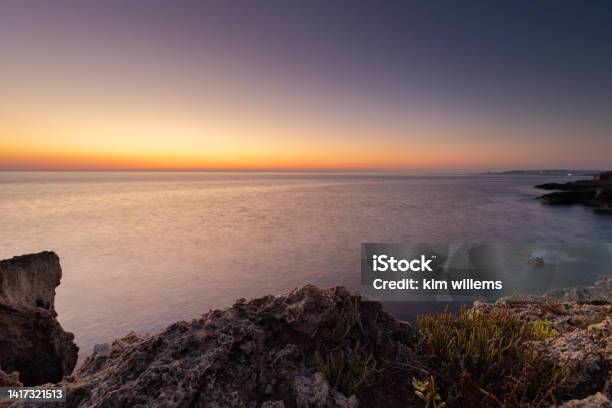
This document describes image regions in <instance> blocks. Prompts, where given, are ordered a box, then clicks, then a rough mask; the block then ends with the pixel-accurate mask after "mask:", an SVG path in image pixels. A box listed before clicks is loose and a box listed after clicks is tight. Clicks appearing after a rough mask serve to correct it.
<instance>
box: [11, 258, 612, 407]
mask: <svg viewBox="0 0 612 408" xmlns="http://www.w3.org/2000/svg"><path fill="white" fill-rule="evenodd" d="M54 256H55V257H56V255H55V254H52V253H48V252H47V253H41V254H33V255H27V256H23V257H18V258H13V259H12V260H9V261H2V262H4V263H6V262H11V261H12V262H13V263H15V260H18V261H19V263H20V265H22V266H21V269H20V272H19V274H20V276H21V277H20V279H19V280H14V279H13V282H19V285H12V286H11V288H12V289H11V290H12V292H11V293H13V294H14V296H13V297H12V298H11V299H12V300H11V301H10V303H11V304H12V305H13V307H16V306H15V305H16V304H19V303H21V305H20V306H19V307H21V308H23V307H25V306H27V307H34V308H38V309H45V306H48V308H49V310H53V300H54V299H53V296H51V298H49V297H48V296H49V294H50V293H52V292H53V293H52V295H54V291H53V290H52V289H53V288H51V290H52V292H49V287H47V288H46V289H45V288H44V285H39V287H37V288H35V287H34V285H33V284H34V283H40V282H39V281H38V280H37V278H36V275H37V274H28V273H27V271H28V269H29V268H31V267H30V266H27V265H38V266H37V267H38V268H39V269H40V267H41V265H42V264H45V263H46V264H49V265H51V264H53V262H54V259H55V258H54ZM41 262H42V263H41ZM24 265H26V266H25V267H24ZM58 265H59V263H58ZM60 277H61V276H60ZM6 282H7V280H4V281H3V285H2V288H3V290H4V292H3V293H4V294H5V296H3V297H2V299H0V300H1V301H2V302H3V303H7V299H8V297H7V296H6V293H8V292H7V291H6V288H7V287H8V286H7V284H6ZM57 284H59V280H57ZM52 286H53V283H51V287H52ZM19 288H21V289H24V288H27V290H26V291H25V292H23V293H27V294H29V295H32V294H37V293H46V295H47V299H49V300H50V303H49V304H48V305H46V304H45V303H44V302H43V303H40V302H38V303H37V302H36V300H34V303H33V304H32V302H31V300H32V299H35V298H36V296H35V297H34V298H32V297H31V296H30V297H28V296H21V297H19V296H17V294H18V290H17V289H19ZM45 291H46V292H45ZM611 291H612V280H610V279H609V278H602V279H601V280H599V281H598V282H597V283H596V284H595V285H594V286H593V287H582V288H573V289H568V290H565V291H556V292H555V293H551V294H549V295H548V297H535V296H534V297H522V298H518V297H515V298H506V299H501V300H499V301H497V302H496V303H494V304H490V303H483V302H475V304H474V305H473V307H472V308H471V309H469V310H465V317H466V319H467V320H464V321H461V320H460V319H461V318H460V317H453V316H452V315H445V314H444V313H442V314H440V313H438V314H435V315H429V316H428V317H426V318H425V317H424V318H421V319H420V321H419V324H418V325H415V326H411V325H409V324H408V323H406V322H402V321H399V320H397V319H396V318H395V317H393V316H391V315H389V314H388V313H386V312H384V311H383V310H382V307H381V305H380V304H379V303H377V302H364V303H361V302H360V301H359V297H358V296H356V295H354V294H352V293H350V292H349V291H348V290H347V289H345V288H343V287H332V288H329V289H319V288H317V287H315V286H312V285H307V286H304V287H302V288H300V289H295V290H293V291H291V292H289V293H287V294H284V295H278V296H272V295H270V296H265V297H262V298H258V299H254V300H248V301H247V300H245V299H239V300H238V301H236V303H235V304H234V305H233V306H232V307H230V308H227V309H224V310H211V311H209V312H207V313H205V314H203V315H202V317H201V318H199V319H194V320H192V321H182V322H177V323H175V324H172V325H170V326H168V327H167V328H166V329H165V330H163V331H161V332H160V333H158V334H155V335H144V336H143V335H138V334H136V333H129V334H128V335H126V336H124V337H123V338H121V339H117V340H115V341H114V342H112V343H111V344H102V345H98V346H96V347H95V349H94V352H93V354H92V355H90V356H89V357H87V359H86V361H85V362H84V364H83V365H82V366H81V367H80V368H79V369H78V370H77V371H76V372H75V373H74V374H70V371H71V370H72V369H71V368H70V369H67V370H66V372H65V373H64V376H63V379H62V380H61V381H59V382H58V381H48V384H46V385H43V387H53V386H56V385H57V386H62V387H66V389H67V391H68V394H67V395H68V400H67V406H68V407H77V406H137V405H143V406H166V405H169V404H170V405H181V404H188V405H192V406H210V405H213V406H220V407H242V406H261V407H267V408H271V407H276V408H280V407H358V406H373V407H378V406H381V407H384V406H423V404H424V400H423V398H434V397H435V395H438V396H439V398H440V400H445V401H446V402H447V403H448V404H449V405H450V406H460V405H461V404H462V403H465V402H466V401H469V400H470V398H474V397H475V395H474V394H472V392H474V390H475V389H476V388H469V387H468V388H465V389H462V390H461V392H459V393H457V391H456V389H455V391H452V390H453V389H454V388H453V384H455V383H456V384H459V382H460V379H459V378H452V377H450V378H449V377H448V373H452V372H453V371H452V370H450V369H449V367H446V368H444V370H450V371H448V372H447V374H442V373H441V371H440V370H442V369H443V366H439V361H437V360H436V356H438V357H439V355H440V354H439V353H445V352H446V351H444V350H440V349H436V348H435V347H433V345H435V341H436V337H435V336H434V337H431V336H430V337H428V334H427V333H428V331H427V330H426V329H425V328H427V327H429V328H435V327H437V326H436V325H437V324H440V322H441V321H445V322H446V323H445V324H446V325H448V324H451V325H455V326H456V328H457V333H459V335H458V336H457V337H456V338H454V340H453V341H461V340H462V337H461V336H462V335H464V334H465V333H468V331H469V330H471V329H469V325H468V326H465V324H466V322H470V321H475V320H478V319H483V320H482V321H481V322H480V323H479V324H480V325H481V326H482V325H484V326H482V327H488V326H487V325H493V326H495V325H496V324H497V322H498V321H499V320H500V319H501V320H503V321H506V322H509V323H511V324H514V325H519V326H520V327H521V328H524V327H529V328H530V329H529V331H528V332H525V333H527V335H528V336H534V334H533V333H535V331H533V330H532V329H531V328H532V327H534V328H535V327H537V328H538V329H537V330H538V332H537V333H539V334H538V336H540V337H526V338H524V339H522V340H526V339H528V340H529V341H528V342H526V343H525V344H521V347H526V348H529V349H530V350H533V352H534V353H537V354H538V355H539V356H542V362H546V364H553V365H552V366H551V367H561V366H563V367H567V368H566V369H567V370H568V371H567V373H566V374H564V378H562V379H558V381H557V380H555V381H557V382H556V383H555V387H553V388H554V390H555V391H554V392H552V391H551V393H550V394H544V395H540V394H529V393H530V392H531V391H529V390H523V391H524V392H525V393H526V394H525V395H520V396H519V395H518V393H515V394H516V395H515V394H511V395H510V394H508V393H503V392H501V391H499V390H498V391H499V392H500V393H498V394H497V395H495V394H493V393H491V391H486V390H484V391H485V392H486V393H489V394H491V395H489V396H487V394H486V393H480V392H478V391H476V392H477V394H476V395H478V396H479V397H480V398H484V399H483V401H484V403H485V405H491V406H494V405H495V404H496V400H499V399H502V400H504V399H505V400H508V401H519V402H520V401H523V402H526V401H529V398H540V399H541V400H542V402H546V404H548V405H550V404H552V403H556V402H565V403H566V405H565V406H567V407H570V406H588V405H576V404H583V402H580V403H578V402H571V401H572V400H577V399H578V400H584V403H587V402H589V403H590V402H592V401H595V402H596V403H597V404H599V405H592V406H605V405H602V404H609V403H610V401H609V400H608V398H609V395H608V394H607V393H608V392H609V386H608V383H609V378H608V377H609V372H610V368H611V367H612V339H611V338H610V331H611V330H612V314H611V306H610V304H609V302H608V299H609V298H610V292H611ZM576 296H579V298H576ZM462 313H463V312H462ZM49 317H50V318H54V316H52V313H50V314H49ZM493 317H494V318H493ZM427 319H429V320H427ZM504 319H505V320H504ZM455 326H454V327H455ZM493 326H492V327H493ZM519 326H517V327H519ZM540 326H545V329H542V327H540ZM482 327H480V328H479V331H480V330H482ZM495 327H497V326H495ZM462 330H464V331H462ZM465 330H468V331H465ZM521 330H523V329H521ZM534 330H535V329H534ZM67 335H68V336H70V334H67ZM439 335H441V334H439ZM472 335H473V332H472ZM512 335H513V334H511V333H508V336H512ZM436 336H437V335H436ZM48 341H49V342H50V343H53V342H54V340H53V339H51V338H50V339H48ZM484 341H488V339H484ZM428 345H429V346H428ZM517 350H518V349H517ZM464 352H465V353H468V354H467V355H469V350H467V351H464ZM507 357H508V358H511V359H515V360H516V361H514V364H517V365H518V364H519V363H521V361H522V362H523V363H524V361H523V360H522V359H523V358H524V357H523V356H522V355H515V356H507ZM517 359H520V361H519V360H517ZM446 360H448V357H447V358H446ZM538 361H539V360H538ZM521 364H522V363H521ZM0 365H2V367H3V368H4V366H5V365H4V362H3V361H0ZM564 370H565V369H564ZM8 371H11V370H8ZM7 374H8V375H7ZM480 374H481V373H480V372H479V371H478V370H477V371H475V372H472V373H471V375H472V376H475V375H476V376H477V375H480ZM497 374H499V373H495V372H493V373H491V375H497ZM504 375H505V374H504ZM16 378H17V377H16V374H15V373H10V372H9V373H6V374H5V373H3V375H1V376H0V381H2V382H3V385H4V386H8V385H15V384H18V381H16ZM434 378H435V384H438V385H435V384H434V385H433V389H431V386H432V384H431V383H430V382H429V381H430V379H432V380H431V381H432V382H433V381H434V380H433V379H434ZM475 378H476V377H474V381H475ZM54 384H56V385H54ZM456 384H455V388H456V386H457V385H456ZM428 387H429V388H428ZM553 388H551V389H553ZM424 390H429V391H427V392H429V393H430V394H427V392H425V391H424ZM424 392H425V393H424ZM421 397H423V398H421ZM515 398H518V399H516V400H515ZM521 398H522V400H521ZM462 401H463V402H462ZM555 401H556V402H555ZM572 404H573V405H572ZM519 405H520V404H519ZM15 406H19V405H18V404H16V405H15Z"/></svg>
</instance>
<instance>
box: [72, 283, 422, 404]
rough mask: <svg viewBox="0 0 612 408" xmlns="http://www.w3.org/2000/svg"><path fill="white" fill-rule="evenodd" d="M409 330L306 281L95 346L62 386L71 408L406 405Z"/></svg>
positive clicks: (371, 306) (377, 310)
mask: <svg viewBox="0 0 612 408" xmlns="http://www.w3.org/2000/svg"><path fill="white" fill-rule="evenodd" d="M410 334H411V330H410V327H409V326H408V325H407V324H406V323H403V322H400V321H398V320H396V319H395V318H393V317H391V316H390V315H388V314H387V313H385V312H384V311H383V310H382V307H381V305H380V304H378V303H367V302H364V303H361V302H360V301H359V298H358V297H357V296H355V295H352V294H351V293H350V292H349V291H347V290H346V289H344V288H341V287H335V288H331V289H318V288H316V287H314V286H310V285H309V286H305V287H303V288H301V289H296V290H294V291H292V292H290V293H288V294H286V295H282V296H266V297H263V298H260V299H255V300H252V301H246V300H244V299H241V300H239V301H238V302H236V303H235V304H234V306H233V307H231V308H229V309H226V310H214V311H210V312H208V313H206V314H204V315H203V316H202V317H201V318H200V319H198V320H193V321H190V322H178V323H175V324H173V325H171V326H169V327H168V328H167V329H165V330H164V331H163V332H161V333H160V334H158V335H154V336H139V335H136V334H134V333H131V334H129V335H127V336H126V337H124V338H122V339H119V340H116V341H114V342H113V343H112V344H110V345H101V346H98V347H96V348H95V351H94V353H93V355H92V356H90V357H89V358H88V359H87V360H86V361H85V362H84V364H83V366H82V367H81V368H80V369H79V370H78V372H77V373H76V374H75V375H74V376H73V377H68V378H66V379H65V380H64V381H63V382H62V384H61V385H64V386H66V387H68V404H67V406H69V407H76V406H79V407H115V406H130V407H138V406H140V407H144V406H147V407H166V406H167V407H170V406H194V407H241V408H242V407H260V406H261V407H267V408H273V407H274V408H281V407H283V408H284V407H286V408H290V407H295V408H298V407H299V408H310V407H328V408H332V407H342V408H356V407H357V406H363V407H370V406H376V407H395V406H410V404H412V403H414V402H415V401H414V400H415V397H414V395H413V393H412V390H411V389H410V384H409V381H408V380H406V379H407V378H410V374H409V373H402V372H401V369H402V368H401V367H400V366H399V364H398V365H396V364H397V363H398V362H401V361H405V358H406V355H407V354H408V352H409V345H408V344H409V336H410ZM337 353H343V355H344V356H348V355H349V354H351V353H353V354H352V355H351V356H352V357H354V359H353V360H352V361H354V362H355V364H354V365H351V366H347V367H345V368H346V370H345V371H344V372H343V374H342V376H343V377H342V378H339V376H334V375H330V374H329V373H330V372H331V371H328V368H329V367H327V366H326V364H330V365H331V364H333V362H330V361H334V360H333V356H334V355H336V354H337ZM369 357H371V360H370V361H371V364H370V365H369V366H368V365H365V368H364V366H362V365H360V363H363V362H364V361H365V360H366V359H367V358H369ZM362 358H363V359H362ZM326 362H327V363H326ZM351 370H353V371H354V372H351ZM382 373H393V374H390V375H384V374H382ZM362 379H363V381H361V380H362ZM350 386H352V388H350ZM358 401H359V402H358Z"/></svg>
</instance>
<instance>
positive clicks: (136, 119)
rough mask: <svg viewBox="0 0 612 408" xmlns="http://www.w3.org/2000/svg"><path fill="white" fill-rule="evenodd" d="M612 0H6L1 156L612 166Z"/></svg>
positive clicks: (58, 160) (305, 165)
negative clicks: (87, 0)
mask: <svg viewBox="0 0 612 408" xmlns="http://www.w3.org/2000/svg"><path fill="white" fill-rule="evenodd" d="M610 21H612V3H610V2H608V1H595V0H594V1H562V0H557V1H533V0H530V1H521V0H516V1H509V2H505V3H502V2H492V1H467V2H457V1H435V0H434V1H358V0H354V1H353V0H351V1H293V0H283V1H275V0H266V1H263V0H262V1H253V0H249V1H234V0H228V1H210V2H208V1H181V0H178V1H171V0H167V1H158V0H148V1H129V0H124V1H114V0H106V1H91V2H83V1H76V0H75V1H63V0H57V1H53V2H50V1H31V0H14V1H10V0H7V1H3V2H2V3H0V84H1V89H2V97H1V98H0V169H1V170H339V171H345V170H346V171H348V170H359V171H362V170H367V171H409V172H466V171H469V172H471V171H488V170H506V169H541V168H569V169H604V168H612V160H611V157H612V155H611V154H610V152H612V114H611V113H612V78H611V75H612V41H610V39H611V38H612V24H610Z"/></svg>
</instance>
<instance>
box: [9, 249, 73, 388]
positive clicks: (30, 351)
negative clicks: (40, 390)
mask: <svg viewBox="0 0 612 408" xmlns="http://www.w3.org/2000/svg"><path fill="white" fill-rule="evenodd" d="M61 277H62V269H61V267H60V263H59V258H58V256H57V255H56V254H54V253H53V252H41V253H39V254H33V255H24V256H18V257H15V258H12V259H8V260H4V261H0V382H1V383H2V384H7V385H9V384H11V383H12V382H15V383H19V382H21V383H23V384H24V385H38V384H44V383H48V382H58V381H61V379H62V377H63V376H64V375H67V374H70V373H71V372H72V370H73V368H74V366H75V364H76V361H77V353H78V348H77V346H76V345H75V344H74V336H73V335H72V333H67V332H65V331H64V330H63V329H62V327H61V326H60V324H59V322H58V321H57V318H56V317H57V313H56V312H55V307H54V301H55V288H56V287H57V286H58V285H59V283H60V279H61ZM5 372H6V373H12V372H18V376H17V374H13V375H6V373H5Z"/></svg>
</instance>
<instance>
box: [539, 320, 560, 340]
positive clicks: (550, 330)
mask: <svg viewBox="0 0 612 408" xmlns="http://www.w3.org/2000/svg"><path fill="white" fill-rule="evenodd" d="M533 330H534V333H535V337H536V338H537V339H538V340H546V339H554V338H556V337H559V332H558V331H557V330H555V328H554V327H553V325H552V323H550V321H548V320H538V321H536V322H535V323H534V324H533Z"/></svg>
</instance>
